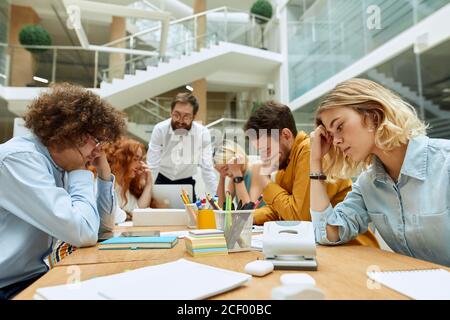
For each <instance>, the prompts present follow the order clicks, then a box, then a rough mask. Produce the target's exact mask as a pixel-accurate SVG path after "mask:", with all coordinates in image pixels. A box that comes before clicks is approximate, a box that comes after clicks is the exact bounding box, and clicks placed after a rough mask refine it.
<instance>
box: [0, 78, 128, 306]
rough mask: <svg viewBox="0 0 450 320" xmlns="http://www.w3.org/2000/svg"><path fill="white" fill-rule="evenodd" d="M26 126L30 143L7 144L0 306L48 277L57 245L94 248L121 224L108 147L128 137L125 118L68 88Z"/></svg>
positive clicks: (1, 158) (1, 157) (37, 106)
mask: <svg viewBox="0 0 450 320" xmlns="http://www.w3.org/2000/svg"><path fill="white" fill-rule="evenodd" d="M25 125H26V127H27V128H29V129H30V131H31V132H32V133H31V134H30V135H28V136H23V137H15V138H13V139H11V140H9V141H7V142H6V143H4V144H0V300H1V299H9V298H11V297H13V296H14V295H15V294H16V293H18V292H19V291H20V290H22V289H23V288H25V287H26V286H28V285H29V284H31V283H32V282H33V281H34V280H36V279H37V278H39V277H40V276H41V275H42V274H43V273H45V272H46V271H47V270H48V268H47V265H46V264H45V263H44V261H43V259H44V258H45V257H46V256H47V255H48V254H49V252H50V251H51V248H52V243H53V241H54V239H60V240H62V241H64V242H67V243H70V244H72V245H74V246H77V247H78V246H79V247H82V246H91V245H94V244H95V243H96V242H97V237H98V232H99V229H100V228H101V227H103V228H104V229H109V228H111V226H112V225H113V224H114V217H112V212H113V207H114V204H115V200H114V197H113V194H114V193H113V185H114V183H113V182H114V177H113V176H112V175H111V170H110V168H109V165H108V162H107V160H106V156H105V154H104V152H103V151H102V145H103V144H104V143H106V142H112V141H115V140H117V139H118V138H119V137H120V136H121V135H122V132H123V129H124V125H125V123H124V119H123V117H122V115H121V113H119V112H118V111H115V110H114V109H113V108H112V107H111V106H110V105H109V104H108V103H106V102H105V101H103V100H101V99H100V97H98V96H97V95H95V94H94V93H92V92H91V91H88V90H85V89H83V88H81V87H77V86H73V85H69V84H61V85H55V86H53V87H52V88H51V90H50V91H49V92H46V93H43V94H41V95H40V96H39V97H38V98H37V99H35V100H34V101H33V102H32V103H31V105H30V106H29V111H28V113H27V115H26V116H25ZM88 165H90V166H94V167H95V168H96V171H97V174H98V175H97V178H98V179H96V181H97V186H96V187H94V181H95V180H94V176H93V173H92V172H91V171H89V170H87V169H86V168H87V166H88ZM95 189H96V190H97V192H95V191H94V190H95Z"/></svg>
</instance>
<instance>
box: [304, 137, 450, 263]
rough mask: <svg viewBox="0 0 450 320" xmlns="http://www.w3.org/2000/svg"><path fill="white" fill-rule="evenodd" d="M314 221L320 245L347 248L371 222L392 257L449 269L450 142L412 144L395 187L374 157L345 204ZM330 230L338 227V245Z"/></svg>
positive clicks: (424, 140) (419, 139)
mask: <svg viewBox="0 0 450 320" xmlns="http://www.w3.org/2000/svg"><path fill="white" fill-rule="evenodd" d="M311 216H312V221H313V225H314V229H315V235H316V241H317V242H319V243H320V244H327V245H334V244H341V243H345V242H348V241H349V240H351V239H353V238H355V237H356V236H357V235H358V234H359V233H363V232H366V231H367V228H368V224H369V223H370V222H373V223H374V225H375V227H376V229H377V230H378V231H379V233H380V235H381V237H382V238H383V240H384V241H385V242H386V243H387V245H388V246H389V247H390V248H391V249H392V250H393V251H395V252H397V253H400V254H404V255H407V256H411V257H414V258H418V259H422V260H427V261H431V262H434V263H438V264H442V265H445V266H450V140H441V139H430V138H428V137H426V136H418V137H415V138H413V139H411V140H410V141H409V144H408V148H407V151H406V156H405V159H404V162H403V165H402V168H401V171H400V176H399V179H398V182H397V183H395V182H394V181H393V180H392V179H391V177H390V176H389V175H388V174H387V173H386V170H385V169H384V166H383V164H382V163H381V161H380V160H379V159H378V158H377V157H374V161H373V164H372V165H371V166H370V167H369V169H368V170H367V171H365V172H363V173H362V174H361V175H360V176H359V178H358V179H357V181H356V182H355V183H354V184H353V188H352V191H351V192H350V193H348V194H347V197H346V198H345V199H344V201H343V202H341V203H340V204H338V205H336V207H335V208H334V209H333V208H332V207H331V206H329V207H328V208H327V209H326V210H325V211H323V212H315V211H312V210H311ZM327 224H329V225H334V226H339V236H340V240H339V241H337V242H330V241H329V240H328V239H327V235H326V225H327Z"/></svg>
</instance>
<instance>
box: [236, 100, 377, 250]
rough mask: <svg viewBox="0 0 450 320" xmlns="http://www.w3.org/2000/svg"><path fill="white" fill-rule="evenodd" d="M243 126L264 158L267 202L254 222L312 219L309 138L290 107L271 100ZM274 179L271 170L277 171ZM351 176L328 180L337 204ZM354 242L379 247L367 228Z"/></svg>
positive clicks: (347, 190)
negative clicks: (299, 126) (332, 181)
mask: <svg viewBox="0 0 450 320" xmlns="http://www.w3.org/2000/svg"><path fill="white" fill-rule="evenodd" d="M244 130H245V131H246V133H247V135H249V137H250V140H251V142H252V143H254V144H256V146H257V148H258V152H259V154H260V156H261V160H262V161H263V166H262V169H261V175H260V176H259V177H258V179H259V183H261V185H262V186H263V199H264V201H265V202H266V204H267V205H266V206H265V207H262V208H260V209H257V210H255V214H254V222H255V224H264V222H266V221H276V220H303V221H311V214H310V209H309V204H310V178H309V174H310V170H309V162H310V161H309V156H310V140H309V137H308V135H307V134H306V133H305V132H303V131H300V132H298V131H297V128H296V125H295V120H294V117H293V115H292V112H291V110H290V109H289V107H287V106H285V105H282V104H278V103H276V102H268V103H266V104H265V105H264V106H262V107H260V108H259V109H257V110H256V111H255V112H253V114H252V115H251V116H250V118H249V119H248V121H247V123H246V124H245V126H244ZM277 170H278V172H277V174H276V178H275V182H272V181H271V180H270V173H271V172H274V171H277ZM351 185H352V181H351V180H349V179H348V180H336V181H335V183H327V193H328V197H329V198H330V199H331V201H330V202H331V204H332V205H333V206H335V205H336V204H337V203H339V202H341V201H342V200H344V198H345V196H346V195H347V193H348V192H349V191H351ZM355 243H358V244H363V245H370V246H374V247H378V242H377V240H376V239H375V237H374V235H373V234H372V233H371V232H370V231H368V232H367V233H366V234H364V235H360V236H359V237H358V238H357V239H355Z"/></svg>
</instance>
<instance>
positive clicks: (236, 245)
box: [214, 210, 254, 252]
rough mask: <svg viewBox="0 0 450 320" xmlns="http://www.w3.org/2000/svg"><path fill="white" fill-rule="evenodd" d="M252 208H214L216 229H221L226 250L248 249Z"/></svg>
mask: <svg viewBox="0 0 450 320" xmlns="http://www.w3.org/2000/svg"><path fill="white" fill-rule="evenodd" d="M253 212H254V210H236V211H224V210H215V211H214V215H215V216H216V229H219V230H223V232H224V234H225V240H226V242H227V247H228V252H239V251H250V250H251V247H252V226H253Z"/></svg>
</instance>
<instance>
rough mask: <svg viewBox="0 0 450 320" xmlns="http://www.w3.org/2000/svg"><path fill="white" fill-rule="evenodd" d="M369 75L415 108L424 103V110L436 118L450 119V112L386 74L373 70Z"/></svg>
mask: <svg viewBox="0 0 450 320" xmlns="http://www.w3.org/2000/svg"><path fill="white" fill-rule="evenodd" d="M367 75H368V76H369V78H371V79H372V80H374V81H376V82H378V83H380V84H382V85H384V86H385V87H387V88H389V89H391V90H393V91H395V92H396V93H398V94H399V95H400V96H402V97H403V98H405V99H406V100H408V101H411V102H412V103H414V104H415V106H417V107H419V106H420V105H421V104H422V103H423V107H424V109H425V110H426V111H427V112H429V113H431V114H433V116H435V117H439V118H449V117H450V112H448V111H445V110H441V108H440V107H439V106H438V105H436V104H434V103H433V102H431V101H430V100H427V99H425V97H420V96H419V94H418V93H417V92H415V91H412V90H411V89H410V88H408V87H406V86H404V85H403V84H402V83H400V82H398V81H395V80H394V79H392V78H390V77H388V76H386V75H385V74H383V73H381V72H379V71H377V70H375V69H372V70H370V71H368V72H367Z"/></svg>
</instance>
